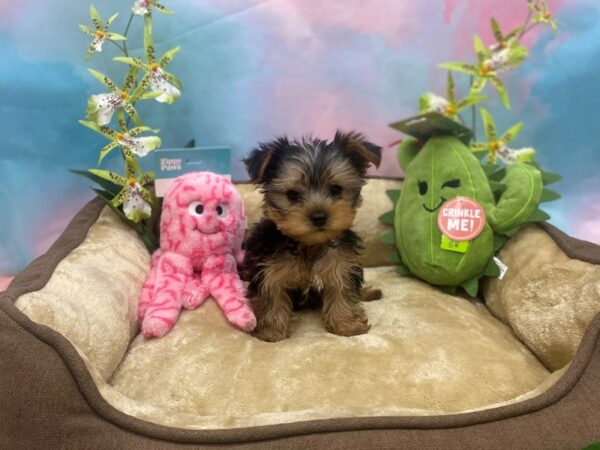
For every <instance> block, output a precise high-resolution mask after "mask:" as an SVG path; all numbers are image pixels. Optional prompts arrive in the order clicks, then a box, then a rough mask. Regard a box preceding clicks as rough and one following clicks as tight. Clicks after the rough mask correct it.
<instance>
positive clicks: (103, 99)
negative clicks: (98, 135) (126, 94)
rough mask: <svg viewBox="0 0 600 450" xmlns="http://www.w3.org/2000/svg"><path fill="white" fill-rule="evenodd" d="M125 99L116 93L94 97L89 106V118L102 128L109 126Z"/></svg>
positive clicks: (91, 98) (89, 101)
mask: <svg viewBox="0 0 600 450" xmlns="http://www.w3.org/2000/svg"><path fill="white" fill-rule="evenodd" d="M122 104H123V99H122V98H121V97H120V96H119V95H118V94H115V93H110V94H98V95H92V96H91V97H90V99H89V100H88V104H87V115H88V117H89V118H90V119H91V120H93V121H94V122H96V123H97V124H98V125H100V126H104V125H108V124H109V123H110V121H111V119H112V116H113V114H114V112H115V111H116V109H117V108H119V107H120V106H122Z"/></svg>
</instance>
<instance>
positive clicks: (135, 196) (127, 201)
mask: <svg viewBox="0 0 600 450" xmlns="http://www.w3.org/2000/svg"><path fill="white" fill-rule="evenodd" d="M90 173H92V174H94V175H96V176H98V177H100V178H103V179H105V180H108V181H111V182H112V183H114V184H116V185H118V186H122V187H123V189H121V191H120V192H119V193H118V194H117V195H116V196H115V197H114V198H113V199H112V201H111V203H112V205H113V206H114V207H115V208H117V207H119V206H120V205H123V212H124V213H125V216H127V218H128V219H129V220H131V221H133V222H136V223H137V222H139V221H141V220H143V219H147V218H149V217H150V216H151V214H152V202H153V200H152V194H151V193H150V192H149V191H148V190H147V189H146V188H145V187H144V185H146V184H148V183H149V182H151V181H152V180H154V173H153V172H147V173H145V174H143V175H142V176H141V177H140V178H136V177H135V174H136V168H135V166H134V164H133V163H131V162H128V163H126V165H125V177H122V176H121V175H119V174H117V173H115V172H110V171H108V170H99V169H90Z"/></svg>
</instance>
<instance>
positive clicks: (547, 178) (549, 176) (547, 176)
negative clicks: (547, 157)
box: [542, 171, 562, 186]
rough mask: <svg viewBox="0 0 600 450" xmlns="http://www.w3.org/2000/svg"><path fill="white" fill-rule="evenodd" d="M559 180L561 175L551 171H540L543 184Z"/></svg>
mask: <svg viewBox="0 0 600 450" xmlns="http://www.w3.org/2000/svg"><path fill="white" fill-rule="evenodd" d="M560 180H562V177H561V176H560V175H559V174H557V173H553V172H545V171H542V181H543V182H544V185H545V186H547V185H549V184H552V183H556V182H557V181H560Z"/></svg>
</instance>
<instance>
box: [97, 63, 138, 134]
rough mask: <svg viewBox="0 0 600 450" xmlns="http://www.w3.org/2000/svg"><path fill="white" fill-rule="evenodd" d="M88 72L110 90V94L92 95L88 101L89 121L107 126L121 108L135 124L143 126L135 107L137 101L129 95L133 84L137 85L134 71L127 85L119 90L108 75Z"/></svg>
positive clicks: (126, 79) (126, 80)
mask: <svg viewBox="0 0 600 450" xmlns="http://www.w3.org/2000/svg"><path fill="white" fill-rule="evenodd" d="M88 71H89V72H90V73H91V74H92V75H93V76H94V78H96V79H97V80H98V81H100V82H101V83H102V84H103V85H104V86H106V87H107V88H108V90H109V92H108V93H103V94H96V95H92V96H91V97H90V98H89V99H88V103H87V117H88V119H90V120H92V121H94V122H95V123H96V124H98V125H99V126H106V125H108V124H109V123H110V121H111V120H112V117H113V114H114V113H115V111H116V110H117V109H119V108H123V109H124V110H125V111H127V114H129V116H130V117H131V118H132V119H133V121H134V123H135V124H136V125H137V126H141V124H142V121H141V119H140V116H139V114H138V112H137V110H136V109H135V107H134V106H133V102H134V101H135V100H134V99H133V98H132V96H131V95H130V94H129V91H130V90H131V88H132V87H133V83H135V72H133V73H132V70H130V72H129V73H128V75H127V77H126V78H125V83H124V84H123V86H122V87H121V88H119V87H117V85H116V84H115V82H114V81H113V80H111V79H110V78H108V77H107V76H106V75H104V74H102V73H100V72H97V71H96V70H93V69H88ZM136 100H137V99H136Z"/></svg>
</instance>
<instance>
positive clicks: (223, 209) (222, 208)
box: [215, 204, 229, 218]
mask: <svg viewBox="0 0 600 450" xmlns="http://www.w3.org/2000/svg"><path fill="white" fill-rule="evenodd" d="M215 211H216V212H217V216H219V217H221V218H223V217H227V213H228V212H229V207H228V206H227V205H225V204H220V205H217V207H216V208H215Z"/></svg>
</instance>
